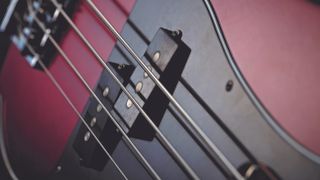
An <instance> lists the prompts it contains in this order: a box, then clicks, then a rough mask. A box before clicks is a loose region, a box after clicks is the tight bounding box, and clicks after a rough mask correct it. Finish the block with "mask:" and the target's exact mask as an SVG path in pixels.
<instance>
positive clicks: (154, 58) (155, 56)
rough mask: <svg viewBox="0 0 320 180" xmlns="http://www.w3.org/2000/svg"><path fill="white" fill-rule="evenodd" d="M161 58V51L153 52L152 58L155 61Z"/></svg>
mask: <svg viewBox="0 0 320 180" xmlns="http://www.w3.org/2000/svg"><path fill="white" fill-rule="evenodd" d="M159 59H160V52H159V51H157V52H155V53H154V54H153V57H152V60H153V62H157V61H158V60H159Z"/></svg>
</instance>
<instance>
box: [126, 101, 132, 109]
mask: <svg viewBox="0 0 320 180" xmlns="http://www.w3.org/2000/svg"><path fill="white" fill-rule="evenodd" d="M131 107H132V101H131V100H130V99H128V101H127V108H128V109H129V108H131Z"/></svg>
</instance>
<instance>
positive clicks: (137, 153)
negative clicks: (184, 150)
mask: <svg viewBox="0 0 320 180" xmlns="http://www.w3.org/2000/svg"><path fill="white" fill-rule="evenodd" d="M30 7H31V6H29V10H30V13H31V14H32V15H33V17H34V20H35V22H36V23H37V24H38V25H39V27H40V28H41V30H42V31H43V32H46V28H45V26H44V25H43V23H42V22H41V21H40V20H39V19H38V18H37V17H36V15H35V13H34V12H33V10H32V8H30ZM48 39H49V40H50V42H51V43H52V44H53V45H54V46H55V48H56V49H57V50H58V52H59V53H60V54H61V56H62V57H63V59H64V60H65V61H66V62H67V64H68V65H69V66H70V67H71V68H72V69H73V71H74V73H75V74H76V75H77V77H78V78H79V79H80V80H81V81H82V83H83V85H84V86H85V87H86V88H87V90H88V91H89V92H90V94H91V95H92V96H93V97H94V98H95V100H96V101H97V102H98V103H99V104H100V105H101V106H102V109H103V110H104V111H105V112H106V113H107V115H108V116H109V117H110V119H111V121H112V122H113V124H114V125H115V126H116V127H117V129H118V130H119V132H120V133H121V134H122V135H123V138H124V140H125V144H126V145H128V147H129V149H130V150H131V151H132V152H133V153H134V155H135V157H136V158H137V159H138V160H139V162H140V163H141V164H142V165H143V167H145V169H146V170H147V172H148V173H149V174H150V175H151V176H152V177H153V178H154V179H160V177H159V175H158V174H157V173H156V172H155V170H154V169H153V168H152V167H151V165H150V164H149V163H148V161H147V160H146V159H145V158H144V157H143V155H142V154H141V152H140V151H139V150H138V149H137V147H136V146H135V145H134V144H133V142H132V141H131V140H130V138H129V137H128V136H127V134H126V133H125V132H124V130H123V129H122V128H121V126H120V125H119V124H118V122H117V121H116V120H115V118H114V117H113V116H112V115H111V113H110V111H109V110H108V109H107V108H106V107H105V106H104V105H103V103H102V102H101V100H100V99H99V98H98V96H97V95H96V94H95V93H94V92H93V90H92V89H91V88H90V86H89V85H88V83H87V82H86V81H85V79H84V78H83V77H82V75H81V74H80V72H79V71H78V70H77V69H76V67H75V66H74V65H73V63H72V62H71V61H70V59H69V58H68V56H67V55H66V54H65V52H64V51H63V50H62V49H61V47H60V46H59V45H58V43H57V42H56V41H55V40H54V39H53V37H52V36H51V35H48Z"/></svg>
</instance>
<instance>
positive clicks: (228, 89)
mask: <svg viewBox="0 0 320 180" xmlns="http://www.w3.org/2000/svg"><path fill="white" fill-rule="evenodd" d="M232 88H233V81H232V80H229V81H228V82H227V84H226V91H227V92H230V91H231V90H232Z"/></svg>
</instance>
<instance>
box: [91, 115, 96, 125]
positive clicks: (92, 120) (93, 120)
mask: <svg viewBox="0 0 320 180" xmlns="http://www.w3.org/2000/svg"><path fill="white" fill-rule="evenodd" d="M96 122H97V118H96V117H93V118H92V119H91V121H90V126H91V127H93V126H94V125H95V124H96Z"/></svg>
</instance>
